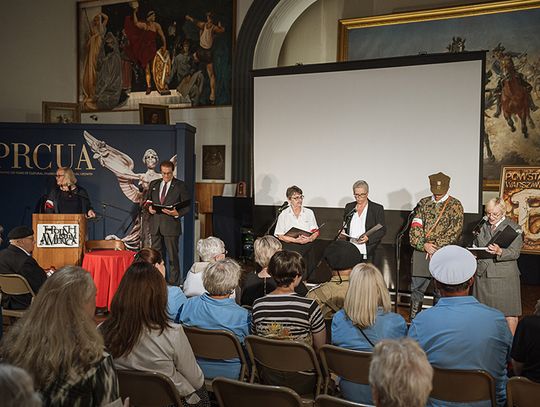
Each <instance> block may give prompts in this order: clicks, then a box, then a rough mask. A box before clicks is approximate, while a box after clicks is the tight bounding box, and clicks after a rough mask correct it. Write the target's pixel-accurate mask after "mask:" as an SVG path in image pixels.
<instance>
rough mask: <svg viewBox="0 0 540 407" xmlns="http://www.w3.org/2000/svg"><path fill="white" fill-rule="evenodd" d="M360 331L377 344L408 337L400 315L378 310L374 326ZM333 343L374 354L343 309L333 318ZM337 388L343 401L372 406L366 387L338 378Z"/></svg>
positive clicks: (369, 390)
mask: <svg viewBox="0 0 540 407" xmlns="http://www.w3.org/2000/svg"><path fill="white" fill-rule="evenodd" d="M363 331H364V333H365V334H366V336H367V337H368V338H369V340H370V341H371V342H373V344H377V342H379V341H380V340H382V339H398V338H402V337H404V336H405V335H407V323H406V322H405V320H404V319H403V317H402V316H401V315H398V314H395V313H393V312H386V313H385V312H383V310H382V309H380V308H379V310H378V311H377V317H376V318H375V323H374V324H373V325H372V326H370V327H368V328H364V329H363ZM332 344H333V345H335V346H339V347H341V348H346V349H353V350H359V351H364V352H373V346H371V344H370V343H369V342H368V341H367V340H366V338H365V337H364V335H362V332H361V331H360V329H359V328H358V327H357V326H355V325H353V322H352V321H351V320H350V319H349V317H348V316H347V314H346V313H345V310H340V311H338V312H337V313H336V314H335V315H334V318H333V319H332ZM339 387H340V388H341V393H342V394H343V398H345V399H346V400H350V401H354V402H356V403H363V404H373V400H372V398H371V389H370V387H369V385H364V384H358V383H353V382H350V381H348V380H344V379H341V380H340V382H339Z"/></svg>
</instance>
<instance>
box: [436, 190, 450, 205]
mask: <svg viewBox="0 0 540 407" xmlns="http://www.w3.org/2000/svg"><path fill="white" fill-rule="evenodd" d="M449 197H450V195H448V192H447V193H446V194H444V196H443V197H442V198H441V199H439V200H438V201H436V200H435V195H431V200H432V201H433V202H436V203H438V204H440V203H442V202H444V201H446V200H447V199H448V198H449Z"/></svg>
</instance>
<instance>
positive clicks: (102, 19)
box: [77, 0, 236, 112]
mask: <svg viewBox="0 0 540 407" xmlns="http://www.w3.org/2000/svg"><path fill="white" fill-rule="evenodd" d="M77 4H78V32H77V34H78V101H79V103H80V104H81V109H82V111H83V112H90V111H98V110H100V111H103V110H105V111H106V110H137V109H138V105H139V103H147V104H160V105H168V106H169V107H171V108H181V107H195V106H213V105H229V104H230V103H231V60H232V48H233V39H234V33H235V26H234V24H235V21H234V15H235V10H236V4H235V0H204V1H200V0H183V1H176V2H173V1H169V0H141V1H125V0H117V1H114V0H113V1H108V0H99V1H82V2H79V3H77Z"/></svg>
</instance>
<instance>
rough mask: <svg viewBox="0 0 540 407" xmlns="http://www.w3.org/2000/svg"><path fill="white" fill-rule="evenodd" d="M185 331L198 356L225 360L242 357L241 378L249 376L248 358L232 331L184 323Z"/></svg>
mask: <svg viewBox="0 0 540 407" xmlns="http://www.w3.org/2000/svg"><path fill="white" fill-rule="evenodd" d="M184 332H185V333H186V336H187V338H188V340H189V343H190V345H191V348H192V349H193V353H194V354H195V356H196V357H200V358H206V359H214V360H225V359H240V364H241V368H240V376H239V379H240V380H244V379H246V378H247V377H246V376H247V360H246V356H245V354H244V350H243V348H242V345H241V344H240V341H239V340H238V338H237V337H236V335H234V334H233V333H232V332H229V331H224V330H210V329H201V328H195V327H192V326H185V325H184Z"/></svg>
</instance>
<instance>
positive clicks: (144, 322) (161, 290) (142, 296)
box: [99, 262, 210, 406]
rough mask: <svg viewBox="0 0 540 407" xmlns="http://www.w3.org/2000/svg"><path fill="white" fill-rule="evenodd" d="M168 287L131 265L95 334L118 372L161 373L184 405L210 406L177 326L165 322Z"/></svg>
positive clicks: (148, 270) (146, 268)
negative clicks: (125, 370) (173, 385)
mask: <svg viewBox="0 0 540 407" xmlns="http://www.w3.org/2000/svg"><path fill="white" fill-rule="evenodd" d="M166 309H167V287H166V283H165V279H164V278H163V276H162V275H161V274H160V272H159V271H158V270H157V269H156V268H155V267H154V266H152V265H151V264H149V263H146V262H136V263H133V264H132V265H131V266H130V267H129V268H128V269H127V271H126V274H125V275H124V277H123V278H122V281H120V285H119V286H118V290H117V291H116V294H115V295H114V297H113V300H112V304H111V315H110V317H109V318H108V319H107V320H105V321H104V322H103V323H102V324H101V325H100V326H99V329H100V331H101V332H102V334H103V337H104V339H105V345H106V346H107V349H108V350H109V351H110V352H111V354H112V356H113V357H114V364H115V366H116V368H117V369H128V370H139V371H147V372H160V373H163V374H165V375H167V376H168V377H170V378H171V380H172V381H173V383H174V384H175V386H176V388H177V390H178V392H179V394H180V395H181V396H182V397H183V398H184V399H185V401H186V402H187V403H190V405H195V406H209V405H210V403H209V401H208V393H207V392H206V389H205V387H204V376H203V373H202V371H201V368H200V367H199V366H198V365H197V361H196V360H195V356H194V355H193V351H192V350H191V346H190V344H189V342H188V339H187V338H186V335H185V333H184V330H183V329H182V326H181V325H178V324H175V323H172V322H169V321H168V320H167V312H166Z"/></svg>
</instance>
